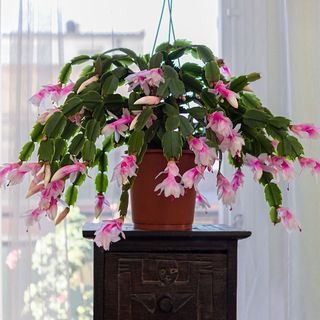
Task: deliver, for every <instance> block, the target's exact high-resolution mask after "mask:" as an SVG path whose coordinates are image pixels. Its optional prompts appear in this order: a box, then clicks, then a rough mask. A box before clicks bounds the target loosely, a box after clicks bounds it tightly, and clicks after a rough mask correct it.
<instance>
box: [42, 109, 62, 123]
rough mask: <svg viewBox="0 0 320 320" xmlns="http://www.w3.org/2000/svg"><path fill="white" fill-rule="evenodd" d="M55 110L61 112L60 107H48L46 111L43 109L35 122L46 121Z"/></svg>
mask: <svg viewBox="0 0 320 320" xmlns="http://www.w3.org/2000/svg"><path fill="white" fill-rule="evenodd" d="M55 112H61V110H60V109H58V108H52V109H49V110H48V111H45V112H43V113H41V114H40V115H39V116H38V118H37V123H40V124H42V125H44V124H46V122H47V121H48V119H49V118H50V117H51V116H52V115H53V114H54V113H55Z"/></svg>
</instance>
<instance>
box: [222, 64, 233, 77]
mask: <svg viewBox="0 0 320 320" xmlns="http://www.w3.org/2000/svg"><path fill="white" fill-rule="evenodd" d="M220 71H221V72H222V73H223V74H224V75H225V76H226V77H227V78H231V77H232V74H231V71H230V69H229V68H228V66H227V65H226V64H223V65H222V66H221V67H220Z"/></svg>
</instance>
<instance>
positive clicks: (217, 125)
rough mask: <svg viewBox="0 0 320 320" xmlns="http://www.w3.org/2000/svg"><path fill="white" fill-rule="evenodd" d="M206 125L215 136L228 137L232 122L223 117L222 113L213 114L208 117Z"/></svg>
mask: <svg viewBox="0 0 320 320" xmlns="http://www.w3.org/2000/svg"><path fill="white" fill-rule="evenodd" d="M208 121H209V123H208V125H207V127H206V128H210V129H211V130H212V131H213V132H215V133H216V134H217V135H219V136H222V137H228V136H229V135H231V134H232V122H231V120H230V119H229V118H227V117H225V116H224V114H223V112H222V111H217V112H213V113H212V114H209V115H208Z"/></svg>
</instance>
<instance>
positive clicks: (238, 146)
mask: <svg viewBox="0 0 320 320" xmlns="http://www.w3.org/2000/svg"><path fill="white" fill-rule="evenodd" d="M240 126H241V125H240V124H237V125H236V126H235V127H234V129H232V132H231V134H230V135H229V136H227V137H223V139H222V142H221V143H220V149H221V150H222V151H223V152H225V151H226V150H229V152H230V153H231V155H232V156H233V157H234V156H236V155H239V154H240V152H241V150H242V147H243V146H244V145H245V143H244V139H243V138H242V136H241V134H240V133H239V130H240Z"/></svg>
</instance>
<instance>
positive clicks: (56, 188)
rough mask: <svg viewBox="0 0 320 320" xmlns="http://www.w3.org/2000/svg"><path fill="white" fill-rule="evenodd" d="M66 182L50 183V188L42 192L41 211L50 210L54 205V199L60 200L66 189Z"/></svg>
mask: <svg viewBox="0 0 320 320" xmlns="http://www.w3.org/2000/svg"><path fill="white" fill-rule="evenodd" d="M64 184H65V183H64V181H63V180H56V181H53V182H50V183H49V184H48V186H47V187H46V188H45V189H43V190H42V191H41V197H40V201H39V209H41V210H48V209H49V208H50V206H51V205H52V204H53V202H52V199H58V197H59V196H60V195H61V194H62V191H63V189H64Z"/></svg>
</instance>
